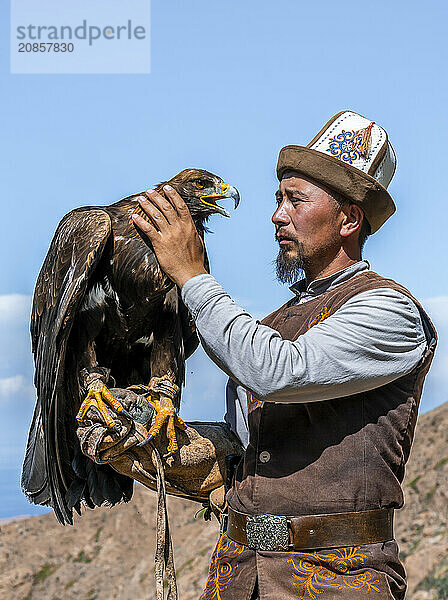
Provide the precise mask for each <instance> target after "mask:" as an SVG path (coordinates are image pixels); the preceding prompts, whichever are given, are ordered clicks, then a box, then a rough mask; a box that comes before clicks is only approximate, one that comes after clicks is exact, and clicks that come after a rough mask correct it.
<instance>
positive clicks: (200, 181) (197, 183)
mask: <svg viewBox="0 0 448 600" xmlns="http://www.w3.org/2000/svg"><path fill="white" fill-rule="evenodd" d="M207 183H208V182H207V181H206V180H205V179H197V180H196V181H195V182H194V184H195V186H196V187H197V188H199V189H200V190H202V189H204V188H205V186H206V185H207Z"/></svg>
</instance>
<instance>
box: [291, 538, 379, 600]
mask: <svg viewBox="0 0 448 600" xmlns="http://www.w3.org/2000/svg"><path fill="white" fill-rule="evenodd" d="M292 554H296V553H295V552H293V553H292ZM297 554H298V555H299V556H298V557H297V559H295V558H288V562H289V563H291V565H292V569H293V572H292V577H293V578H294V579H295V581H294V583H293V585H294V587H298V588H300V598H301V599H304V598H311V599H312V600H314V599H315V598H317V596H318V595H319V594H323V593H324V592H325V588H333V589H337V590H342V589H344V588H351V589H354V590H362V591H363V592H364V593H366V594H370V592H371V591H372V590H374V591H375V592H379V591H380V589H379V588H378V587H377V585H378V584H379V579H374V574H372V573H371V571H363V572H362V573H358V574H353V575H350V570H352V569H359V568H360V567H361V565H363V564H364V559H365V558H366V555H365V554H362V553H361V552H359V546H357V547H354V548H353V547H350V548H340V549H336V550H334V551H333V552H332V553H329V554H318V553H317V552H313V553H310V554H307V553H303V552H300V553H297Z"/></svg>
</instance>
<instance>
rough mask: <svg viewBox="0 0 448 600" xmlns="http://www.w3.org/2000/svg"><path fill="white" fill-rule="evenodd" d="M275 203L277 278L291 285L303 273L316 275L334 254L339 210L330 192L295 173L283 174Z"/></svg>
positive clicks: (339, 245)
mask: <svg viewBox="0 0 448 600" xmlns="http://www.w3.org/2000/svg"><path fill="white" fill-rule="evenodd" d="M276 202H277V209H276V211H275V212H274V214H273V215H272V222H273V223H274V225H275V235H276V239H277V241H278V242H279V245H280V249H279V254H278V257H277V277H278V278H279V279H280V281H283V282H289V283H292V282H293V281H296V280H297V279H298V277H299V275H301V273H302V271H303V270H305V272H311V273H313V272H318V270H319V268H320V267H321V265H323V266H325V263H326V262H327V261H329V260H331V259H332V258H334V256H335V255H336V254H337V252H338V251H339V249H340V247H341V238H340V235H339V231H340V218H338V217H339V216H340V215H341V211H340V210H339V207H338V204H337V202H336V200H335V199H334V198H333V197H332V196H331V195H330V193H329V192H327V191H326V190H325V189H324V188H323V187H321V186H319V185H318V184H316V183H313V182H312V181H311V180H309V179H306V178H305V177H303V176H301V175H299V174H298V173H297V172H295V171H286V172H285V174H284V175H283V178H282V180H281V182H280V186H279V189H278V191H277V193H276Z"/></svg>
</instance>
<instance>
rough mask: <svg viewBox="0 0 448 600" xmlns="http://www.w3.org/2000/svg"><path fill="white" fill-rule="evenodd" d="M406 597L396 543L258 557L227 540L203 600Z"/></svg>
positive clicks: (223, 537) (215, 556) (377, 599)
mask: <svg viewBox="0 0 448 600" xmlns="http://www.w3.org/2000/svg"><path fill="white" fill-rule="evenodd" d="M257 588H258V589H257ZM405 591H406V579H405V573H404V570H403V567H402V565H401V563H400V561H399V560H398V546H397V544H396V542H395V540H391V541H389V542H384V543H378V544H367V545H364V546H355V547H351V546H350V547H344V548H336V549H326V550H320V551H316V552H264V551H263V552H262V551H256V552H255V551H254V550H251V549H250V548H247V546H243V545H241V544H237V543H236V542H234V541H232V540H230V538H228V537H227V535H226V534H223V535H221V537H220V538H219V540H218V543H217V545H216V548H215V551H214V553H213V556H212V559H211V563H210V570H209V574H208V578H207V583H206V587H205V590H204V592H203V594H202V596H201V598H200V600H279V599H280V598H281V600H297V599H298V598H300V600H316V599H317V598H318V599H319V600H340V599H341V598H344V599H345V600H361V599H362V598H364V597H365V598H366V600H403V598H404V595H405Z"/></svg>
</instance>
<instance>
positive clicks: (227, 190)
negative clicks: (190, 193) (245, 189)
mask: <svg viewBox="0 0 448 600" xmlns="http://www.w3.org/2000/svg"><path fill="white" fill-rule="evenodd" d="M221 198H232V199H233V202H234V208H236V207H237V206H238V204H239V203H240V193H239V191H238V190H237V189H236V188H234V187H233V185H229V184H228V183H224V182H223V181H222V182H221V193H220V194H207V195H206V196H201V202H202V203H203V204H206V205H207V206H211V207H212V208H214V209H215V212H218V213H220V214H221V215H223V216H224V217H230V214H229V213H228V212H227V211H226V210H225V209H224V208H222V206H219V205H218V204H216V200H220V199H221Z"/></svg>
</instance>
